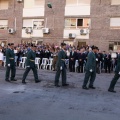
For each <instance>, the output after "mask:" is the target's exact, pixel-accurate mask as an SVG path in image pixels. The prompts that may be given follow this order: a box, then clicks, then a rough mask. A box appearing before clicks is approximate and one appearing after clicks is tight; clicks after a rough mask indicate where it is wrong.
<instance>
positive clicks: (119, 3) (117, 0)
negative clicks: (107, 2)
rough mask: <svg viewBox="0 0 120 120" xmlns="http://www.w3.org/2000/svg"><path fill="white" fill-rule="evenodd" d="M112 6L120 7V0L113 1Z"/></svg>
mask: <svg viewBox="0 0 120 120" xmlns="http://www.w3.org/2000/svg"><path fill="white" fill-rule="evenodd" d="M111 5H120V0H111Z"/></svg>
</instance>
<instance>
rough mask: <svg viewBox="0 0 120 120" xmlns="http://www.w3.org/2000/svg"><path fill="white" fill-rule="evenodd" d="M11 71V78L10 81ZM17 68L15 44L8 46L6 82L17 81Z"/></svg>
mask: <svg viewBox="0 0 120 120" xmlns="http://www.w3.org/2000/svg"><path fill="white" fill-rule="evenodd" d="M10 71H11V78H10V80H9V76H10ZM15 74H16V67H15V54H14V43H9V44H8V49H7V50H6V75H5V80H6V81H7V82H10V81H17V80H16V79H15Z"/></svg>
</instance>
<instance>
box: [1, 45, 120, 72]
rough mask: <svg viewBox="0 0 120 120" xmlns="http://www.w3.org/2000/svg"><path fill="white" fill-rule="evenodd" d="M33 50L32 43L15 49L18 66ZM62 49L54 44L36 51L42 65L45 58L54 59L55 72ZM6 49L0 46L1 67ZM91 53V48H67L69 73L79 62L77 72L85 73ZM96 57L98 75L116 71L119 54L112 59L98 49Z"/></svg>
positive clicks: (109, 55)
mask: <svg viewBox="0 0 120 120" xmlns="http://www.w3.org/2000/svg"><path fill="white" fill-rule="evenodd" d="M30 49H31V43H29V44H18V45H17V46H15V47H14V53H15V58H16V65H17V66H19V63H20V61H21V58H22V57H27V53H28V52H29V51H30ZM60 49H61V47H60V46H56V45H54V44H52V45H50V44H43V45H37V49H36V57H38V58H40V64H41V63H42V59H43V58H48V59H49V58H53V65H52V68H53V71H55V70H56V62H57V58H58V52H59V51H60ZM6 50H7V46H6V47H2V46H0V65H2V61H3V56H6ZM90 51H91V47H90V46H82V47H75V46H71V45H67V46H66V53H67V58H66V59H69V71H70V72H75V66H76V61H77V66H76V67H77V72H78V73H83V72H84V67H85V64H86V62H87V55H88V53H89V52H90ZM95 55H96V63H97V65H96V67H97V73H98V74H99V73H100V71H104V72H105V73H110V72H112V71H113V70H114V68H115V66H116V64H117V58H118V54H117V53H116V57H115V58H112V56H111V53H110V52H109V53H107V52H105V51H101V50H99V49H97V53H96V54H95Z"/></svg>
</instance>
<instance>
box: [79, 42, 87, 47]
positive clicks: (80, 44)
mask: <svg viewBox="0 0 120 120" xmlns="http://www.w3.org/2000/svg"><path fill="white" fill-rule="evenodd" d="M83 46H86V42H78V47H79V48H80V47H83Z"/></svg>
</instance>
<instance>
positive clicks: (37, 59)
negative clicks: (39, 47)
mask: <svg viewBox="0 0 120 120" xmlns="http://www.w3.org/2000/svg"><path fill="white" fill-rule="evenodd" d="M35 65H36V66H37V68H38V69H40V58H35Z"/></svg>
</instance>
